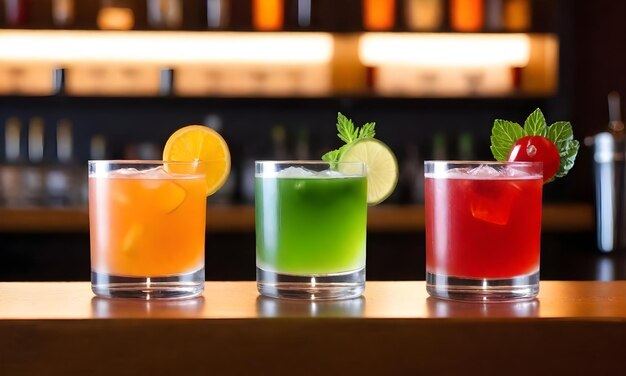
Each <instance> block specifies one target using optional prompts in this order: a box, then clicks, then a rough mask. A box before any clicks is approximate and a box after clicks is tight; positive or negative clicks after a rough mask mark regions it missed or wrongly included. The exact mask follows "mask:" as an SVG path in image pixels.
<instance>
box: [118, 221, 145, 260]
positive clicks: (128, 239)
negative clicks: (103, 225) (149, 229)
mask: <svg viewBox="0 0 626 376" xmlns="http://www.w3.org/2000/svg"><path fill="white" fill-rule="evenodd" d="M144 232H145V227H144V225H143V224H141V223H133V224H132V225H131V226H130V228H129V229H128V231H126V233H125V234H124V237H123V239H122V252H124V253H125V254H133V253H135V251H137V249H138V248H139V245H140V244H141V238H142V236H143V234H144Z"/></svg>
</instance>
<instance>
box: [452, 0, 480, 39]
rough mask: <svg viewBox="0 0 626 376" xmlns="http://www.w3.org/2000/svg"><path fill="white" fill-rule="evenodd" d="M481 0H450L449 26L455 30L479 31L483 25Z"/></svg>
mask: <svg viewBox="0 0 626 376" xmlns="http://www.w3.org/2000/svg"><path fill="white" fill-rule="evenodd" d="M483 8H484V3H483V0H450V27H451V28H452V29H453V30H456V31H463V32H472V31H480V30H481V29H482V28H483V27H484V15H483V11H484V9H483Z"/></svg>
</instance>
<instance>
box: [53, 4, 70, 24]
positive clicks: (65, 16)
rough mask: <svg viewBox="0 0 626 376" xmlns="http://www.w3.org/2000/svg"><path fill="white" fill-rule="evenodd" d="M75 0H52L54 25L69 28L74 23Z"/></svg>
mask: <svg viewBox="0 0 626 376" xmlns="http://www.w3.org/2000/svg"><path fill="white" fill-rule="evenodd" d="M74 9H75V8H74V0H52V22H53V23H54V26H57V27H63V28H67V27H69V26H71V25H73V24H74V15H75V11H74Z"/></svg>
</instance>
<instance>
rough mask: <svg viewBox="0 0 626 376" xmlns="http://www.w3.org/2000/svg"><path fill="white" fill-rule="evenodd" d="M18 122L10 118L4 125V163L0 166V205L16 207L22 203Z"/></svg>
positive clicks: (14, 118)
mask: <svg viewBox="0 0 626 376" xmlns="http://www.w3.org/2000/svg"><path fill="white" fill-rule="evenodd" d="M21 128H22V125H21V123H20V120H19V119H18V118H16V117H10V118H8V119H7V120H6V123H5V125H4V161H3V163H2V164H0V198H1V199H0V203H2V204H3V205H5V206H18V205H20V204H21V202H22V173H21V166H20V162H21V161H20V158H21V147H20V143H21V131H22V130H21Z"/></svg>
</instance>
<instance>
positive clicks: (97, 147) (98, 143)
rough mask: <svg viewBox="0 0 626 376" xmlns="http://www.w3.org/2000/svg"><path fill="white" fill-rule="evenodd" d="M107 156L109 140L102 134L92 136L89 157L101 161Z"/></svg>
mask: <svg viewBox="0 0 626 376" xmlns="http://www.w3.org/2000/svg"><path fill="white" fill-rule="evenodd" d="M106 158H107V140H106V138H105V137H104V136H103V135H101V134H95V135H93V136H91V140H90V142H89V159H90V160H93V161H99V160H103V159H106Z"/></svg>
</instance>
